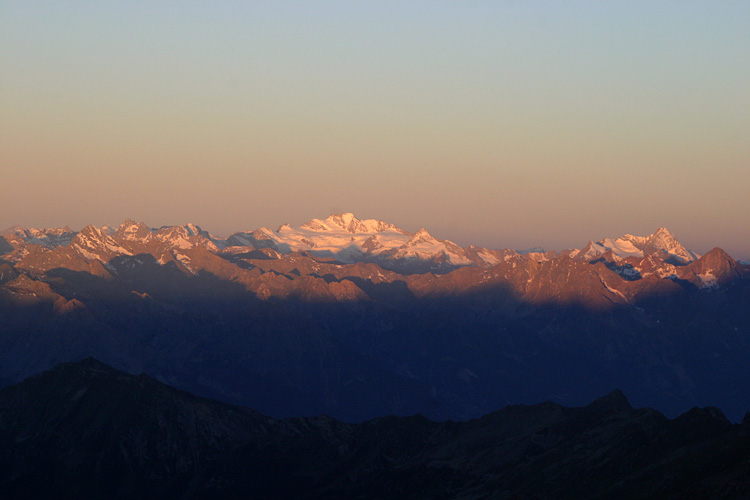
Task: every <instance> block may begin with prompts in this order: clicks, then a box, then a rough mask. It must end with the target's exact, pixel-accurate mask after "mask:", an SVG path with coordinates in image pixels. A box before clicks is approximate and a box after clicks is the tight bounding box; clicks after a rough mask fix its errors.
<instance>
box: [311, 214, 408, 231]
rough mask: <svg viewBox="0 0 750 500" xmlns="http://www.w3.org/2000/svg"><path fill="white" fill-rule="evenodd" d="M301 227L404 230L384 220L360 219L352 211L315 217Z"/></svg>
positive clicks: (322, 229)
mask: <svg viewBox="0 0 750 500" xmlns="http://www.w3.org/2000/svg"><path fill="white" fill-rule="evenodd" d="M300 228H301V229H308V230H310V231H317V232H331V231H341V230H344V231H346V232H347V233H352V234H359V233H367V234H374V233H382V232H384V231H399V232H404V231H402V230H400V229H399V228H397V227H396V226H394V225H393V224H388V223H387V222H384V221H382V220H375V219H366V220H360V219H358V218H357V217H356V216H355V215H354V214H353V213H351V212H344V213H341V214H333V215H329V216H328V217H326V218H325V219H323V220H321V219H313V220H311V221H309V222H306V223H304V224H302V226H300Z"/></svg>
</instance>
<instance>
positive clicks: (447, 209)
mask: <svg viewBox="0 0 750 500" xmlns="http://www.w3.org/2000/svg"><path fill="white" fill-rule="evenodd" d="M748 26H750V2H743V1H726V2H708V1H704V2H694V1H676V2H659V1H627V2H625V1H623V2H599V1H591V2H575V1H569V2H568V1H566V2H562V1H561V2H557V1H545V2H534V1H525V0H524V1H520V0H518V1H471V2H458V1H452V2H443V1H430V2H417V1H412V2H396V1H393V2H390V1H382V0H379V1H372V2H364V1H363V2H351V1H339V2H280V1H269V2H239V1H238V2H220V3H219V4H218V5H213V2H190V1H180V2H176V1H175V2H156V1H142V2H141V1H127V2H126V1H121V2H109V1H98V2H88V1H86V2H84V1H78V2H77V1H66V2H59V1H48V2H34V1H29V0H24V1H8V0H3V1H1V2H0V229H2V228H5V227H8V226H11V225H14V224H22V225H27V226H35V227H51V226H59V225H66V224H67V225H70V226H71V227H73V228H76V229H77V228H80V227H82V226H84V225H86V224H89V223H93V224H98V225H101V224H119V223H120V222H121V221H122V220H124V219H125V218H126V217H130V218H134V219H137V220H142V221H144V222H146V223H147V224H150V225H152V226H161V225H166V224H180V223H185V222H194V223H197V224H199V225H201V226H203V227H204V228H205V229H208V230H209V231H212V232H214V233H216V234H224V235H226V234H227V233H229V232H231V231H235V230H247V229H254V228H257V227H259V226H270V227H276V226H278V225H279V224H281V223H284V222H290V223H292V224H299V223H302V222H305V221H306V220H309V219H311V218H314V217H325V216H326V215H328V214H330V213H333V212H341V211H351V212H354V213H355V214H356V215H357V216H358V217H360V218H380V219H384V220H387V221H389V222H392V223H394V224H397V225H399V226H401V227H403V228H404V229H407V230H411V231H414V230H416V229H418V228H419V227H421V226H424V227H426V228H427V229H428V230H429V231H430V232H431V233H432V234H433V235H435V236H437V237H439V238H448V239H452V240H454V241H456V242H457V243H460V244H463V245H466V244H469V243H474V244H479V245H484V246H489V247H493V248H505V247H511V248H524V247H529V246H536V245H540V246H543V247H545V248H549V249H562V248H570V247H580V246H583V245H585V244H586V242H587V241H588V240H589V239H594V240H598V239H601V238H603V237H607V236H619V235H621V234H624V233H632V234H649V233H651V232H653V231H654V230H656V229H657V228H658V227H659V226H666V227H668V228H669V229H670V230H671V231H672V232H673V233H674V234H675V235H676V236H677V237H678V239H680V240H681V241H682V242H683V243H684V244H686V245H687V246H688V247H690V248H692V249H694V250H696V251H698V252H701V253H702V252H705V251H707V250H708V249H710V248H712V247H713V246H721V247H722V248H724V249H726V250H727V251H729V252H730V253H731V254H732V255H734V256H735V257H737V258H743V259H750V29H748Z"/></svg>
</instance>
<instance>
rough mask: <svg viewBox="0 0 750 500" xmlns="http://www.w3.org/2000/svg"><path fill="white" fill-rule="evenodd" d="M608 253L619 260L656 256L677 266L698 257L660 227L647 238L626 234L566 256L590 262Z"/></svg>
mask: <svg viewBox="0 0 750 500" xmlns="http://www.w3.org/2000/svg"><path fill="white" fill-rule="evenodd" d="M608 252H611V253H612V255H613V256H615V257H616V258H620V259H625V258H628V257H634V258H643V257H647V256H653V255H656V256H659V257H661V258H662V259H663V260H666V261H671V262H672V263H675V264H678V265H679V264H686V263H688V262H692V261H694V260H696V259H697V258H698V257H700V256H699V255H698V254H696V253H695V252H692V251H690V250H688V249H686V248H685V247H684V246H682V244H681V243H680V242H679V241H677V239H676V238H675V237H674V236H672V233H670V232H669V231H668V230H667V228H664V227H660V228H659V229H657V230H656V232H655V233H653V234H650V235H648V236H633V235H632V234H626V235H625V236H621V237H619V238H616V239H612V238H605V239H603V240H601V241H599V242H597V243H594V242H593V241H590V242H589V243H588V245H586V246H585V247H584V248H582V249H580V250H572V251H570V252H568V255H570V256H571V257H573V258H579V259H584V260H591V259H594V258H596V257H599V256H601V255H604V254H605V253H608Z"/></svg>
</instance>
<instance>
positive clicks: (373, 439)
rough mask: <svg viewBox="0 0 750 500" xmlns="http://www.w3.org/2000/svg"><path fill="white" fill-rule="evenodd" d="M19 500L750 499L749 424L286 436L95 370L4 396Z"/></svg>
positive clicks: (531, 411)
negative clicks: (318, 499) (121, 499)
mask: <svg viewBox="0 0 750 500" xmlns="http://www.w3.org/2000/svg"><path fill="white" fill-rule="evenodd" d="M0 422H2V426H0V487H2V491H3V494H4V495H10V496H11V497H13V496H15V497H17V498H49V497H50V496H54V497H55V498H79V499H88V498H104V497H106V498H133V497H138V498H162V499H168V498H184V499H193V498H194V499H198V498H248V496H251V497H252V498H332V499H339V498H340V499H344V498H363V499H369V498H373V499H374V498H410V499H420V498H499V499H504V498H508V499H510V498H555V499H568V498H571V499H572V498H577V499H587V498H590V499H604V498H607V499H612V498H661V499H670V498H694V499H702V498H746V496H747V495H748V494H750V479H748V476H747V474H746V472H747V470H748V467H750V451H748V450H750V447H749V446H748V445H750V437H749V436H748V434H749V432H748V431H750V428H749V427H748V425H750V423H743V424H742V425H739V424H735V425H732V424H730V423H729V422H728V421H727V420H726V418H725V417H724V416H723V415H722V414H721V413H720V412H719V411H718V410H716V409H714V408H705V409H697V408H696V409H693V410H691V411H689V412H687V413H686V414H684V415H682V416H680V417H679V418H677V419H675V420H668V419H666V418H665V417H663V416H662V415H661V414H659V413H658V412H655V411H653V410H650V409H639V410H636V409H633V408H632V407H631V406H630V404H629V403H628V401H627V400H626V399H625V397H624V395H623V394H622V393H621V392H619V391H615V392H613V393H611V394H609V395H608V396H605V397H603V398H600V399H598V400H596V401H594V402H593V403H591V404H589V405H588V406H585V407H579V408H566V407H562V406H559V405H555V404H552V403H543V404H539V405H532V406H523V405H521V406H509V407H506V408H504V409H502V410H500V411H497V412H494V413H491V414H488V415H486V416H484V417H482V418H481V419H478V420H473V421H470V422H464V423H456V422H431V421H429V420H427V419H425V418H424V417H421V416H414V417H405V418H397V417H386V418H380V419H375V420H370V421H367V422H364V423H362V424H358V425H352V424H344V423H341V422H338V421H336V420H334V419H331V418H329V417H315V418H297V419H287V420H284V421H278V420H273V419H270V418H268V417H264V416H263V415H261V414H258V413H256V412H254V411H251V410H247V409H243V408H238V407H233V406H230V405H226V404H222V403H217V402H215V401H210V400H205V399H201V398H196V397H194V396H192V395H190V394H188V393H184V392H181V391H177V390H175V389H172V388H170V387H168V386H165V385H163V384H161V383H159V382H156V381H155V380H153V379H151V378H149V377H147V376H143V375H141V376H134V375H128V374H125V373H123V372H119V371H116V370H113V369H112V368H110V367H108V366H106V365H103V364H101V363H99V362H97V361H95V360H93V359H87V360H84V361H82V362H79V363H75V364H72V363H67V364H62V365H59V366H57V367H56V368H55V369H53V370H51V371H49V372H46V373H43V374H41V375H38V376H35V377H32V378H30V379H28V380H26V381H24V382H23V383H21V384H19V385H16V386H13V387H9V388H6V389H3V390H2V391H0Z"/></svg>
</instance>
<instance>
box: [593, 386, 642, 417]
mask: <svg viewBox="0 0 750 500" xmlns="http://www.w3.org/2000/svg"><path fill="white" fill-rule="evenodd" d="M587 408H589V409H591V410H597V411H607V412H610V411H611V412H617V411H625V410H632V409H633V407H632V406H630V402H629V401H628V398H626V397H625V394H623V392H622V391H621V390H620V389H615V390H614V391H612V392H610V393H609V394H607V395H606V396H602V397H600V398H598V399H596V400H595V401H594V402H592V403H591V404H590V405H588V406H587Z"/></svg>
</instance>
